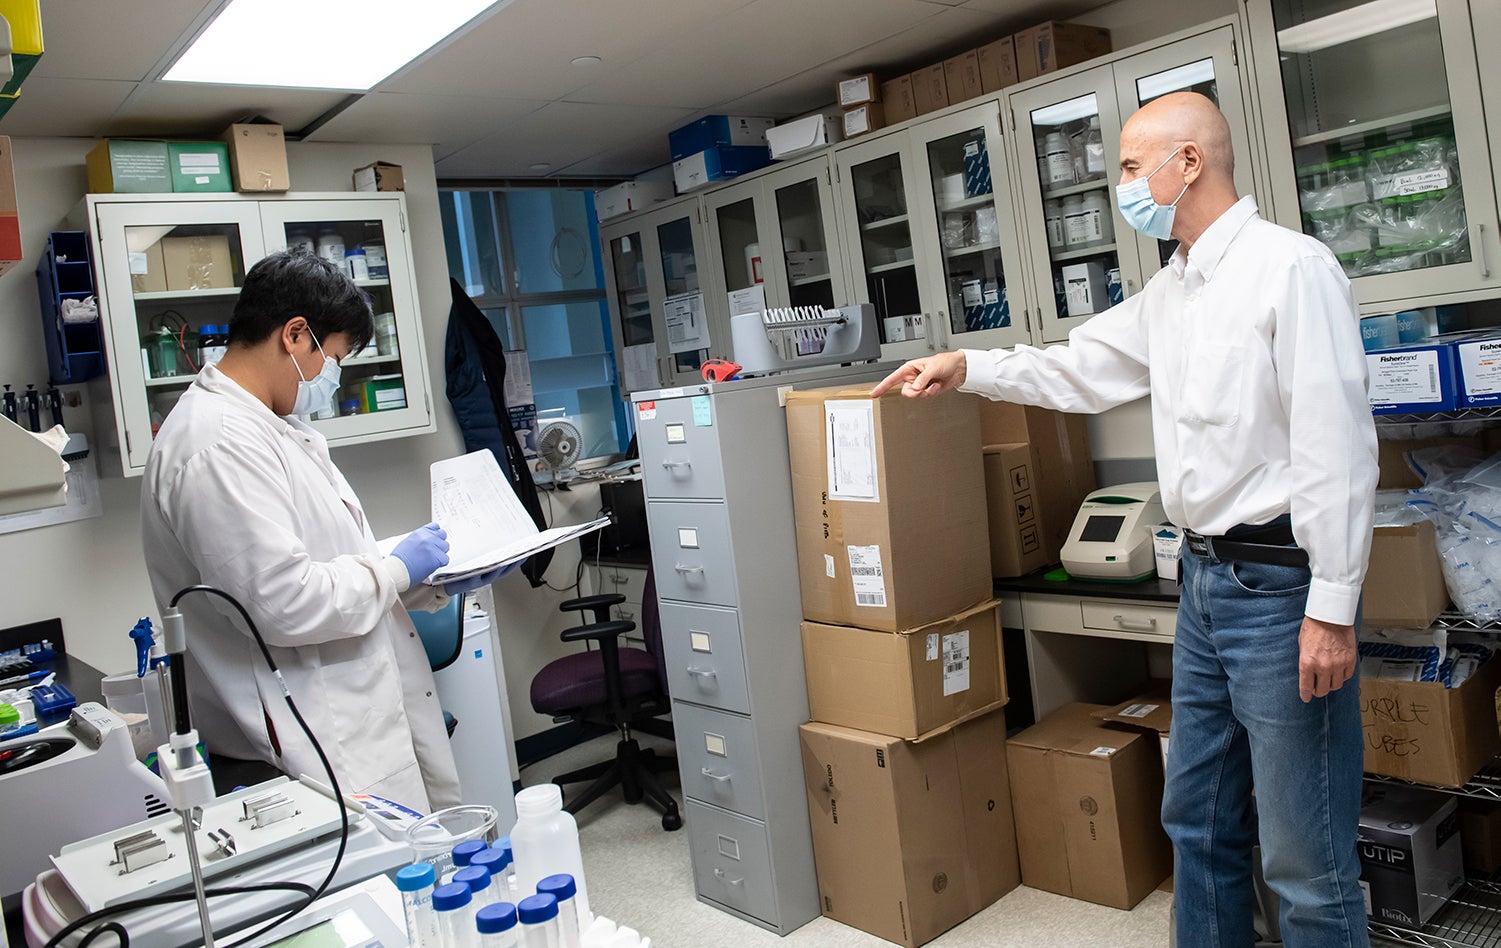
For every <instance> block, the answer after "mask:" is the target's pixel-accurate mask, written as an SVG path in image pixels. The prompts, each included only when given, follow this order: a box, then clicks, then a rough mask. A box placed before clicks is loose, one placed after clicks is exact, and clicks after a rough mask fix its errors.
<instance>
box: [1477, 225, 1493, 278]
mask: <svg viewBox="0 0 1501 948" xmlns="http://www.w3.org/2000/svg"><path fill="white" fill-rule="evenodd" d="M1475 226H1476V227H1479V228H1480V239H1479V240H1478V241H1476V246H1477V247H1479V248H1480V249H1479V253H1480V276H1481V277H1482V278H1484V279H1490V275H1491V262H1490V261H1489V260H1487V259H1486V257H1485V225H1484V224H1476V225H1475Z"/></svg>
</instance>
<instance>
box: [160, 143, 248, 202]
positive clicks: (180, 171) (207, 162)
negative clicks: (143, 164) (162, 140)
mask: <svg viewBox="0 0 1501 948" xmlns="http://www.w3.org/2000/svg"><path fill="white" fill-rule="evenodd" d="M167 164H168V166H169V168H170V170H171V172H172V190H173V191H176V192H178V193H180V194H196V193H208V192H220V191H233V190H234V182H233V181H231V180H230V174H229V145H227V144H226V143H224V142H168V143H167Z"/></svg>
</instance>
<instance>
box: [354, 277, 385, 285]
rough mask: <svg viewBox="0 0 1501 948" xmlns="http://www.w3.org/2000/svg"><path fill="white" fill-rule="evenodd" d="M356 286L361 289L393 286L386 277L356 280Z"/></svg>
mask: <svg viewBox="0 0 1501 948" xmlns="http://www.w3.org/2000/svg"><path fill="white" fill-rule="evenodd" d="M354 285H355V286H359V287H365V286H390V285H391V281H390V280H388V279H386V278H385V277H369V278H367V279H363V280H355V281H354Z"/></svg>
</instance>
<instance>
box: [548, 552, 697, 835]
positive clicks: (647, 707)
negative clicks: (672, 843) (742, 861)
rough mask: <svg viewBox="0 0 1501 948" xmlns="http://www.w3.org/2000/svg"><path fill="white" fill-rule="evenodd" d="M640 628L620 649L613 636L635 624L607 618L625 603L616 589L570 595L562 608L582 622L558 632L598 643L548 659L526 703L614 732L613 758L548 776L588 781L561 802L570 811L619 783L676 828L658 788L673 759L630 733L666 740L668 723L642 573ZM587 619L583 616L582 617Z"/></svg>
mask: <svg viewBox="0 0 1501 948" xmlns="http://www.w3.org/2000/svg"><path fill="white" fill-rule="evenodd" d="M642 598H643V603H642V611H641V631H642V637H643V638H644V639H645V642H646V648H645V649H639V648H625V647H622V646H621V644H620V636H622V635H624V634H625V633H627V632H630V631H631V630H633V629H635V628H636V624H635V623H634V622H626V621H624V620H618V619H617V620H612V619H610V607H611V606H615V605H618V604H620V603H622V602H624V601H625V597H624V596H621V595H619V594H607V595H600V596H586V597H584V598H581V599H570V600H568V601H567V602H565V603H563V604H562V606H561V608H562V609H563V611H565V612H572V611H577V612H578V613H579V614H580V616H581V618H583V619H584V620H585V621H586V622H587V624H586V625H581V626H575V627H574V628H571V629H566V630H564V631H563V634H562V639H563V641H565V642H585V643H597V644H598V645H599V649H598V650H593V649H589V650H586V651H583V652H576V653H574V654H572V655H567V656H565V657H563V658H560V659H557V660H556V661H553V662H550V663H548V665H547V666H546V667H544V668H543V669H542V670H541V671H540V672H538V673H537V675H536V677H534V678H533V679H532V688H531V698H532V708H533V709H534V710H535V711H536V712H537V713H538V714H547V715H551V716H552V718H553V720H554V721H558V722H562V721H568V720H573V721H580V722H591V723H598V724H605V725H608V726H610V727H612V728H614V729H615V730H616V731H617V732H618V733H619V734H620V740H619V742H618V743H617V744H616V745H615V756H614V758H612V759H610V760H606V761H601V762H600V763H597V764H593V765H591V766H588V767H584V768H582V769H580V770H575V771H572V772H571V773H566V774H562V775H560V776H558V777H554V778H553V781H552V782H553V783H555V784H558V785H559V786H562V785H564V784H571V783H581V782H583V781H585V780H588V781H592V783H590V784H589V786H587V787H585V788H584V790H583V791H582V792H580V793H579V794H578V795H577V796H575V797H573V798H572V799H570V800H568V801H567V804H566V806H565V807H564V809H566V810H567V811H568V812H569V813H578V812H579V811H580V810H582V809H583V808H584V807H586V806H588V805H589V804H590V803H593V802H594V801H595V800H597V799H599V798H600V796H602V795H603V794H604V792H605V791H606V790H609V789H610V788H612V787H615V786H617V785H618V786H619V787H620V788H621V792H622V795H623V797H624V799H625V802H627V803H631V804H635V803H640V802H641V801H642V800H643V799H644V800H646V801H647V802H649V803H650V804H651V805H652V806H654V807H656V808H657V809H658V810H659V811H661V813H662V828H663V829H664V830H668V831H672V830H676V829H679V828H681V827H682V825H683V818H682V816H681V815H680V814H679V813H678V804H677V801H676V800H674V799H673V798H672V795H671V794H670V793H668V792H667V790H666V789H665V788H664V787H663V786H662V783H661V781H660V780H659V779H658V778H657V775H658V774H661V773H670V772H672V771H674V770H676V769H677V761H676V760H675V759H674V758H672V757H659V756H657V753H656V752H655V751H653V750H650V749H647V750H643V749H642V748H641V745H640V744H639V743H638V742H637V741H636V738H635V737H634V736H633V734H632V731H642V732H645V733H647V734H655V735H657V736H659V737H665V738H668V739H671V738H672V725H671V724H670V723H668V722H666V721H663V720H660V716H661V715H663V714H666V713H667V712H668V711H669V710H670V704H669V701H668V697H667V662H666V659H665V658H664V656H663V653H662V625H661V622H660V621H659V615H658V608H657V590H656V584H655V583H654V582H653V580H652V575H651V572H650V571H649V570H648V571H647V574H646V589H645V595H644V596H643V597H642ZM591 617H592V618H593V620H594V621H592V622H588V619H589V618H591Z"/></svg>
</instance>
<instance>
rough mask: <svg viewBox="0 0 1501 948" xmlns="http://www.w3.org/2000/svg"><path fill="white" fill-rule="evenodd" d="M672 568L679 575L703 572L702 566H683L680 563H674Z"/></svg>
mask: <svg viewBox="0 0 1501 948" xmlns="http://www.w3.org/2000/svg"><path fill="white" fill-rule="evenodd" d="M672 568H673V569H675V570H677V571H678V572H679V573H702V572H703V571H704V568H703V567H702V566H684V565H683V564H682V563H674V564H672Z"/></svg>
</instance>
